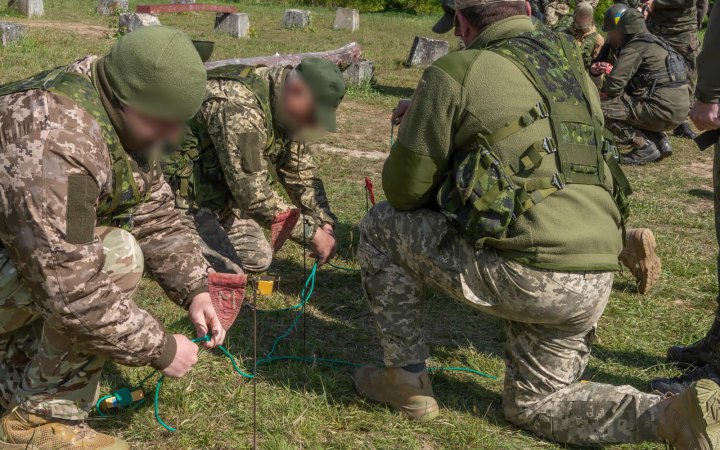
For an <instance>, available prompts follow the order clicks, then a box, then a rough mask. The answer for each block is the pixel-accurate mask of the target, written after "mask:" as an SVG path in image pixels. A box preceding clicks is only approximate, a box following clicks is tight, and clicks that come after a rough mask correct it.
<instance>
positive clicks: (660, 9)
mask: <svg viewBox="0 0 720 450" xmlns="http://www.w3.org/2000/svg"><path fill="white" fill-rule="evenodd" d="M647 27H648V30H650V32H651V33H654V34H659V35H661V36H665V35H673V34H680V33H688V32H692V33H695V32H697V29H698V13H697V1H696V0H654V1H653V7H652V10H651V11H650V14H649V15H648V18H647Z"/></svg>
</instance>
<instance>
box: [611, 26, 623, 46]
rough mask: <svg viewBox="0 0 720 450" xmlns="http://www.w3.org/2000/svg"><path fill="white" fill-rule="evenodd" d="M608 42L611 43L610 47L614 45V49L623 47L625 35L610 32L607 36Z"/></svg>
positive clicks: (618, 32)
mask: <svg viewBox="0 0 720 450" xmlns="http://www.w3.org/2000/svg"><path fill="white" fill-rule="evenodd" d="M607 38H608V42H610V45H612V46H613V47H614V48H620V47H622V45H623V39H624V36H623V33H622V31H620V30H610V31H608V34H607Z"/></svg>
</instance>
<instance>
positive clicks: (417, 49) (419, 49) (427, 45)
mask: <svg viewBox="0 0 720 450" xmlns="http://www.w3.org/2000/svg"><path fill="white" fill-rule="evenodd" d="M449 49H450V48H449V45H448V43H447V41H440V40H437V39H430V38H425V37H420V36H415V41H414V42H413V45H412V49H411V50H410V56H408V59H407V62H406V63H405V65H406V66H408V67H412V66H429V65H430V64H432V63H433V62H435V60H436V59H438V58H440V57H441V56H445V55H447V53H448V51H449Z"/></svg>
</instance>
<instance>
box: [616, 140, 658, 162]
mask: <svg viewBox="0 0 720 450" xmlns="http://www.w3.org/2000/svg"><path fill="white" fill-rule="evenodd" d="M660 159H662V155H661V154H660V151H659V150H658V149H657V147H656V146H655V144H653V142H652V141H651V140H650V139H645V145H643V146H642V147H640V148H636V149H633V151H631V152H630V153H625V154H624V155H622V163H623V164H627V165H633V166H634V165H639V164H647V163H651V162H654V161H658V160H660Z"/></svg>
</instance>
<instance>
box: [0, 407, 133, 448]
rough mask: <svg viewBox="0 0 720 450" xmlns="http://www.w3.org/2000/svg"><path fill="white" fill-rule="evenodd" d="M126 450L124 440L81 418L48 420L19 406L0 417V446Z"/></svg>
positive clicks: (126, 446) (127, 446) (126, 445)
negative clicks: (100, 429) (94, 426)
mask: <svg viewBox="0 0 720 450" xmlns="http://www.w3.org/2000/svg"><path fill="white" fill-rule="evenodd" d="M21 448H23V449H31V450H55V449H63V450H129V449H130V446H129V445H128V444H127V442H125V441H123V440H121V439H117V438H115V437H112V436H109V435H107V434H102V433H98V432H97V431H95V430H93V429H92V428H90V427H89V426H87V425H86V424H85V423H84V422H75V421H62V420H57V421H54V422H51V421H49V420H47V419H44V418H42V417H39V416H35V415H32V414H29V413H26V412H24V411H21V410H19V409H17V408H16V409H15V410H13V411H12V412H9V413H7V414H5V415H4V416H3V417H2V419H0V449H1V450H9V449H21Z"/></svg>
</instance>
